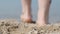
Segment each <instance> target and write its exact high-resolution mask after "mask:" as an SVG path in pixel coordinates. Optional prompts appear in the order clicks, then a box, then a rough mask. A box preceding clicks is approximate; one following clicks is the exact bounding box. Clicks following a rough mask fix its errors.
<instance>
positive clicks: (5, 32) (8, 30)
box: [0, 19, 60, 34]
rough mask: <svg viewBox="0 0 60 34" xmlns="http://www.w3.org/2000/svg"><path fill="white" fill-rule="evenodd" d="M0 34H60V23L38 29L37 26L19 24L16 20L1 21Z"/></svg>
mask: <svg viewBox="0 0 60 34" xmlns="http://www.w3.org/2000/svg"><path fill="white" fill-rule="evenodd" d="M0 34H60V23H55V24H47V25H46V26H43V27H37V25H36V24H28V23H23V22H18V21H17V20H16V19H1V20H0Z"/></svg>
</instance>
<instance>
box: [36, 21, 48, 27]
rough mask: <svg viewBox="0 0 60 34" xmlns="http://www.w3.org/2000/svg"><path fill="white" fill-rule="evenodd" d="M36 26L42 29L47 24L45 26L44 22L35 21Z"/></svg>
mask: <svg viewBox="0 0 60 34" xmlns="http://www.w3.org/2000/svg"><path fill="white" fill-rule="evenodd" d="M36 25H37V27H42V26H45V25H47V24H46V22H45V21H37V22H36Z"/></svg>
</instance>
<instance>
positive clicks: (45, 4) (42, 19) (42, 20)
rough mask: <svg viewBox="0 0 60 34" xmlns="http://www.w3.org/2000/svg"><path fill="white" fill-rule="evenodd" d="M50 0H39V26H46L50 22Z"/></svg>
mask: <svg viewBox="0 0 60 34" xmlns="http://www.w3.org/2000/svg"><path fill="white" fill-rule="evenodd" d="M50 2H51V1H50V0H38V6H39V10H38V18H37V24H38V26H44V25H46V24H47V23H48V15H49V7H50Z"/></svg>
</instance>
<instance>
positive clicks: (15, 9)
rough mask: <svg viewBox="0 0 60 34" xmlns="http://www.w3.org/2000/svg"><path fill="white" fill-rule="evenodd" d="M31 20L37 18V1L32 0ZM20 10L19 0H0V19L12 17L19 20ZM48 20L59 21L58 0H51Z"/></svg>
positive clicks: (59, 8)
mask: <svg viewBox="0 0 60 34" xmlns="http://www.w3.org/2000/svg"><path fill="white" fill-rule="evenodd" d="M31 6H32V15H33V20H36V19H37V12H38V1H37V0H32V5H31ZM21 12H22V6H21V0H0V19H5V18H14V19H17V20H20V15H21ZM49 22H50V23H52V22H53V23H55V22H60V0H52V4H51V7H50V14H49Z"/></svg>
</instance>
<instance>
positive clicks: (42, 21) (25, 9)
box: [21, 0, 51, 26]
mask: <svg viewBox="0 0 60 34" xmlns="http://www.w3.org/2000/svg"><path fill="white" fill-rule="evenodd" d="M21 1H22V15H21V19H22V21H25V22H31V21H32V17H31V16H32V15H31V0H21ZM50 2H51V0H38V8H39V9H38V15H37V20H36V24H37V25H38V26H44V25H46V24H47V23H48V15H49V7H50Z"/></svg>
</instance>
